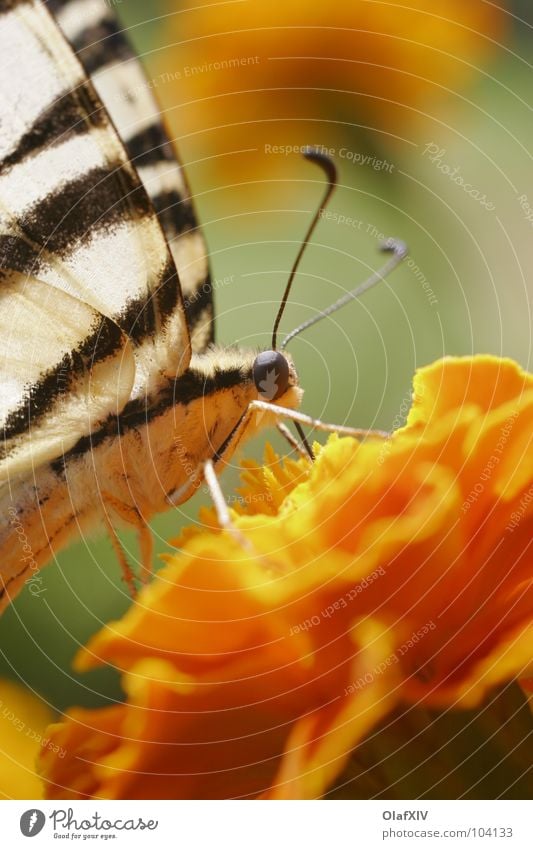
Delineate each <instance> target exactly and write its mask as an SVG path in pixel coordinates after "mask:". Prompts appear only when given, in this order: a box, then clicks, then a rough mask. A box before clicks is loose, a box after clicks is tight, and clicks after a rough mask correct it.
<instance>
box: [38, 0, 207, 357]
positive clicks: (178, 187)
mask: <svg viewBox="0 0 533 849" xmlns="http://www.w3.org/2000/svg"><path fill="white" fill-rule="evenodd" d="M48 6H49V8H50V9H51V11H53V12H54V15H55V16H56V18H57V21H58V23H59V25H60V27H61V29H62V30H63V32H64V34H65V35H66V37H67V38H68V40H69V41H70V43H71V45H72V47H73V49H74V50H75V51H76V53H77V56H78V58H79V60H80V61H81V63H82V65H83V66H84V69H85V71H86V73H87V74H88V75H89V76H90V78H91V81H92V82H93V84H94V87H95V89H96V91H97V92H98V95H99V97H100V98H101V100H102V103H103V104H104V106H105V108H106V110H107V112H108V113H109V115H110V116H111V119H112V120H113V123H114V124H115V127H116V128H117V129H118V132H119V134H120V137H121V139H122V142H123V144H124V146H125V148H126V150H127V153H128V156H129V158H130V161H131V162H132V163H133V165H134V166H135V168H136V170H137V172H138V174H139V177H140V178H141V180H142V182H143V184H144V186H145V188H146V190H147V192H148V194H149V196H150V199H151V201H152V204H153V206H154V209H155V211H156V213H157V216H158V218H159V221H160V222H161V225H162V227H163V230H164V232H165V235H166V237H167V241H168V244H169V247H170V250H171V253H172V255H173V258H174V261H175V264H176V267H177V269H178V271H179V275H180V282H181V287H182V291H183V296H184V303H185V312H186V316H187V324H188V327H189V332H190V335H191V343H192V348H193V351H194V352H195V353H202V352H203V351H204V350H205V349H206V347H207V346H208V345H209V344H210V343H211V342H213V328H214V323H213V293H212V287H211V281H210V274H209V263H208V257H207V250H206V245H205V241H204V238H203V236H202V233H201V231H200V229H199V227H198V223H197V219H196V214H195V211H194V208H193V203H192V200H191V194H190V190H189V187H188V185H187V182H186V179H185V175H184V172H183V168H182V167H181V165H180V164H179V162H178V161H177V159H176V156H175V153H174V150H173V148H172V145H171V143H170V141H169V139H168V136H167V133H166V131H165V129H164V127H163V123H162V119H161V115H160V113H159V109H158V105H157V102H156V100H155V98H154V96H153V94H152V91H151V87H150V84H149V83H148V81H147V79H146V77H145V74H144V72H143V69H142V67H141V65H140V62H139V61H138V59H137V57H136V55H135V54H134V52H133V51H132V49H131V47H130V45H129V43H128V41H127V39H126V38H125V36H124V34H123V31H122V30H121V29H120V28H119V25H118V23H117V20H116V18H115V17H114V15H113V13H112V11H111V4H110V3H108V2H106V0H51V2H49V4H48Z"/></svg>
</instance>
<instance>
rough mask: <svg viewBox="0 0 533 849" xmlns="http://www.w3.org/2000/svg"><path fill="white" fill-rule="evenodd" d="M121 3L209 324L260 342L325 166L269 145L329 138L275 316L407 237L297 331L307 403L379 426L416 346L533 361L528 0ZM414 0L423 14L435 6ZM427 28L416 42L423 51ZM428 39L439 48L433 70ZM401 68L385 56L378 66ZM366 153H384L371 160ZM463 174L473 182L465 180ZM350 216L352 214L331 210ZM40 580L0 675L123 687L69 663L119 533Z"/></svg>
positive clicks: (160, 533)
mask: <svg viewBox="0 0 533 849" xmlns="http://www.w3.org/2000/svg"><path fill="white" fill-rule="evenodd" d="M115 5H116V8H117V11H118V13H119V15H120V18H121V20H122V22H123V24H124V26H125V27H127V28H128V29H129V32H130V35H131V39H132V41H133V42H134V44H135V46H136V48H137V49H138V51H139V52H140V53H141V54H142V56H143V61H144V63H145V66H146V68H147V74H148V78H149V80H151V81H152V85H151V87H152V88H154V90H155V89H157V91H156V94H157V95H158V97H160V99H161V102H162V103H163V107H164V110H165V113H166V117H167V121H168V125H169V127H170V129H171V133H172V137H173V138H175V140H176V143H177V146H178V148H179V150H180V153H181V158H182V160H183V161H184V163H185V164H186V167H187V174H188V178H189V182H190V184H191V186H192V189H193V192H194V194H195V196H196V205H197V210H198V213H199V218H200V220H201V222H202V224H203V227H204V229H205V233H206V236H207V241H208V244H209V249H210V254H211V257H212V270H213V276H214V278H215V280H216V281H219V285H217V292H216V315H217V340H218V341H219V342H220V343H223V344H233V343H237V344H239V345H243V346H244V345H245V346H252V347H255V346H266V345H268V344H269V339H270V334H271V328H272V322H273V318H274V315H275V312H276V309H277V305H278V303H279V298H280V295H281V293H282V290H283V287H284V284H285V282H286V280H287V276H288V273H289V271H290V267H291V264H292V261H293V259H294V257H295V255H296V252H297V250H298V246H299V243H300V240H301V238H302V236H303V234H304V232H305V230H306V228H307V225H308V221H309V218H310V215H311V214H312V212H313V210H314V209H315V207H316V204H317V202H318V199H319V197H320V194H321V192H322V185H323V180H322V177H321V175H320V172H319V171H318V170H317V169H315V168H314V167H313V166H312V165H311V164H308V163H306V162H305V161H303V160H302V159H301V157H299V156H298V155H297V154H293V155H291V156H282V155H278V154H270V153H267V152H266V151H265V145H268V144H287V145H295V144H304V143H306V142H308V143H312V144H323V145H325V146H326V147H331V148H333V149H334V150H335V159H336V162H337V165H338V168H339V176H340V184H339V188H338V190H337V192H336V194H335V195H334V198H333V199H332V202H331V205H330V210H331V212H332V213H333V214H332V216H331V217H330V218H328V219H324V220H322V221H321V223H320V225H319V227H318V229H317V231H316V234H315V237H314V239H313V243H312V244H311V245H310V247H309V249H308V251H307V253H306V254H305V258H304V260H303V263H302V266H301V270H300V272H299V274H298V276H297V278H296V281H295V286H294V289H293V294H292V299H291V303H290V306H289V308H288V309H287V312H286V314H285V317H284V319H283V329H284V330H285V331H286V332H288V331H289V330H290V329H291V328H293V327H294V326H295V325H296V324H298V323H299V322H301V321H303V320H305V319H307V318H309V317H310V316H312V315H314V314H316V312H317V311H319V310H320V309H321V308H323V307H325V306H326V305H327V304H329V303H330V302H331V301H333V300H335V299H336V298H338V297H339V296H340V295H341V294H342V293H343V292H344V291H346V290H348V289H350V288H352V287H353V286H355V285H356V283H357V282H358V281H361V280H362V279H364V278H365V276H367V275H368V274H369V273H370V271H371V270H372V269H374V268H376V267H378V265H379V258H378V255H377V246H378V239H377V235H376V234H378V233H383V234H385V235H395V236H399V237H401V238H402V239H404V240H405V241H406V242H407V243H408V245H409V247H410V252H411V253H410V257H411V258H410V260H409V261H408V262H406V263H404V265H403V266H402V267H401V268H400V269H399V270H398V271H397V272H396V273H395V274H394V276H393V277H392V278H391V279H389V280H388V281H387V282H385V283H383V284H381V285H380V286H379V287H377V288H375V289H374V290H373V291H372V292H370V293H369V294H367V295H366V296H365V297H364V298H363V299H361V301H358V302H357V303H353V304H351V305H350V306H349V307H347V308H346V309H345V310H343V311H342V312H341V313H337V314H336V315H335V316H334V317H333V318H332V319H330V320H326V321H324V322H322V323H321V324H319V325H318V326H316V327H314V328H313V329H311V330H310V331H309V332H308V333H306V334H304V335H302V336H301V337H299V338H298V339H297V340H295V341H294V344H292V346H291V353H292V355H293V357H294V359H295V361H296V363H297V367H298V371H299V374H300V379H301V383H302V386H303V387H304V388H305V398H304V404H303V409H304V411H306V412H308V413H310V414H312V415H313V416H317V417H321V418H323V419H325V420H327V421H334V422H341V423H349V424H352V425H354V426H359V427H369V428H370V427H376V428H384V429H390V428H391V427H393V426H398V424H399V423H400V422H401V421H402V420H403V419H404V418H405V412H406V409H407V406H408V399H409V396H410V387H411V381H412V376H413V372H414V371H415V369H416V368H417V367H419V366H421V365H424V364H426V363H429V362H431V361H433V360H435V359H437V358H439V357H441V356H443V355H461V354H471V353H479V352H490V353H493V354H496V355H500V356H509V357H513V358H514V359H516V360H518V361H519V362H520V363H521V364H522V365H524V366H528V364H529V358H530V351H531V306H530V298H531V268H532V267H533V220H532V221H528V220H527V215H528V208H527V204H528V203H529V204H531V207H532V209H531V216H532V219H533V162H532V157H531V149H532V142H531V139H532V126H533V122H532V106H533V86H532V85H531V80H532V70H531V65H530V64H529V61H528V57H529V56H530V55H531V47H532V44H533V37H532V33H531V24H532V23H533V13H532V11H531V9H530V4H528V3H526V2H521V3H515V4H514V5H512V4H508V5H507V6H506V7H505V8H504V7H503V6H502V7H501V14H495V13H494V9H495V8H497V7H494V4H485V3H482V2H479V3H477V2H473V3H471V4H464V5H467V6H468V7H469V11H468V12H465V10H464V9H462V10H461V4H459V3H452V2H450V3H443V4H439V14H440V15H442V16H443V20H441V21H439V20H435V19H433V20H432V21H431V22H430V24H428V23H427V20H426V19H424V26H423V27H421V28H420V30H414V28H413V24H412V22H411V21H409V20H406V19H405V17H402V13H401V11H399V13H398V17H397V18H393V17H391V16H394V13H393V12H391V5H390V4H380V3H375V4H373V5H372V8H370V7H368V8H367V6H365V15H366V18H365V20H364V21H363V22H360V21H358V20H354V21H352V20H351V17H350V16H351V15H352V14H353V15H355V10H356V8H357V7H358V6H361V5H362V4H361V3H355V4H348V3H346V4H344V6H343V4H342V3H341V4H340V6H339V9H336V10H335V12H333V11H331V10H327V9H326V10H325V11H321V13H320V14H325V15H326V17H325V18H324V19H323V20H322V19H321V20H320V21H317V20H316V19H315V18H314V17H313V15H316V14H317V13H316V11H315V12H314V11H313V10H309V11H307V12H306V11H305V4H300V3H297V2H294V3H293V4H291V3H290V2H289V3H285V4H282V3H277V2H273V3H272V4H271V5H270V6H269V9H268V10H267V11H266V12H265V11H263V12H262V14H264V15H267V16H268V18H267V19H263V20H262V19H260V18H258V20H257V25H256V26H253V27H251V26H250V25H249V21H247V20H246V19H244V18H242V17H241V18H240V17H239V15H241V14H242V4H240V5H239V3H227V4H220V5H219V7H210V9H211V11H209V10H208V9H207V8H206V9H204V10H202V9H199V8H196V9H193V11H184V9H185V8H189V7H190V5H191V4H183V6H181V5H180V4H179V3H171V2H163V0H159V2H157V3H152V4H150V8H149V10H148V9H147V7H146V4H144V3H142V2H139V1H138V0H127V2H126V0H124V2H122V3H116V4H115ZM195 5H196V4H193V6H195ZM251 5H252V6H253V2H252V3H251ZM367 5H368V4H367ZM392 5H393V6H394V4H392ZM414 5H416V6H417V7H419V8H420V9H422V10H423V9H424V8H425V9H426V11H429V13H431V8H432V7H431V4H428V3H418V4H414ZM489 6H490V8H489ZM476 11H477V12H478V13H479V16H480V17H479V20H477V21H476V19H475V14H476ZM512 13H513V14H512ZM306 14H307V15H309V16H310V17H309V27H308V32H309V33H310V32H312V33H313V34H314V40H313V42H312V43H308V42H307V40H306V39H307V35H308V32H307V29H306V26H307V24H306V17H305V16H306ZM464 14H472V15H473V16H474V18H473V19H470V20H462V21H461V22H460V25H459V28H460V32H461V38H462V39H463V40H462V41H460V40H459V38H458V36H457V32H456V31H454V27H453V26H452V27H451V28H450V25H449V19H452V20H453V19H454V16H459V17H461V15H464ZM328 15H331V16H334V17H332V18H331V21H332V24H331V28H333V29H335V28H337V36H338V37H337V40H336V39H335V38H333V39H329V41H328V42H327V44H326V45H325V46H324V48H323V49H324V50H325V51H326V53H325V54H323V55H322V54H320V52H319V51H320V50H321V49H322V45H323V43H324V39H320V38H317V36H319V35H320V28H321V27H322V30H323V33H326V31H327V29H328V27H329V26H330V24H329V23H328V21H329V18H328V17H327V16H328ZM343 15H344V16H345V19H346V20H345V25H346V27H348V26H353V27H356V28H357V27H358V30H357V32H355V31H354V32H352V34H351V36H350V38H351V41H350V40H349V39H348V40H346V39H344V40H343V39H342V38H341V36H340V34H339V33H341V31H342V30H343V26H342V24H343V21H342V16H343ZM285 16H288V17H287V21H286V20H285ZM339 16H340V17H339ZM520 16H521V17H520ZM527 16H529V21H528V20H527V19H526V18H527ZM148 18H149V20H148ZM444 18H446V21H445V20H444ZM285 24H287V26H285ZM382 26H383V28H384V30H386V34H383V33H382V32H381V31H380V27H382ZM371 28H374V29H375V32H377V33H378V36H376V35H375V34H374V36H373V37H372V38H373V39H374V41H373V43H372V44H370V46H369V47H368V53H367V54H366V55H362V56H359V54H357V61H355V62H354V60H353V57H352V56H351V54H350V50H351V49H352V48H353V50H354V54H355V52H356V51H358V50H359V49H360V46H361V44H362V45H363V46H364V43H365V39H368V38H369V37H368V31H369V29H371ZM221 32H222V33H223V36H221V37H218V36H217V34H219V33H221ZM236 32H237V35H236V34H235V33H236ZM421 32H422V33H425V35H424V37H426V38H427V44H428V45H429V51H428V50H426V49H424V50H420V47H419V44H418V42H419V40H420V38H421V35H420V33H421ZM243 33H244V34H243ZM217 38H218V40H217ZM459 42H460V43H459ZM317 45H318V46H317ZM417 45H418V46H417ZM426 46H427V45H426ZM396 48H398V49H396ZM337 49H338V54H335V51H336V50H337ZM365 49H366V48H365ZM224 56H225V57H230V58H231V57H237V58H239V57H241V58H242V57H244V58H246V57H254V56H258V57H259V59H260V60H259V61H258V62H257V63H255V64H254V66H253V67H248V66H246V67H239V68H238V69H233V70H231V71H230V72H227V69H225V68H220V69H218V70H217V68H213V69H210V70H209V69H207V70H202V67H203V66H205V65H206V64H207V65H208V64H209V62H210V61H211V58H212V57H214V60H216V61H221V57H224ZM376 56H377V57H378V59H376V58H375V57H376ZM432 56H433V57H436V58H438V59H439V62H440V60H442V58H443V57H444V58H445V60H446V61H445V62H444V64H442V65H441V64H439V63H437V62H436V67H433V65H432V59H431V57H432ZM195 57H196V58H195ZM310 57H312V58H310ZM214 60H213V61H214ZM395 63H396V65H395ZM378 65H379V67H380V73H381V72H382V71H383V68H389V71H386V72H385V73H383V75H382V76H379V75H378V74H377V72H376V75H375V76H374V71H375V69H376V68H377V67H378ZM397 66H398V67H400V66H401V70H400V71H399V72H398V73H396V71H395V70H392V71H390V68H391V67H392V68H393V69H394V68H395V67H397ZM195 67H196V68H197V71H196V72H195V73H193V72H190V73H187V71H186V69H189V70H190V69H191V68H195ZM398 75H399V76H401V80H400V82H398V80H397V76H398ZM406 80H407V81H408V83H409V85H406V86H404V85H403V84H404V83H405V81H406ZM413 80H414V81H415V82H416V85H413V87H411V82H412V81H413ZM396 82H398V85H396ZM419 83H420V84H419ZM428 145H433V146H435V147H432V148H431V150H435V148H436V149H437V150H438V151H444V153H442V154H439V156H438V157H437V158H436V159H434V161H431V158H430V155H429V154H428V153H424V151H425V150H426V148H427V146H428ZM341 151H347V152H349V153H348V154H347V153H341ZM348 156H351V157H352V160H350V159H349V158H348ZM365 157H366V159H365ZM372 157H375V160H374V164H375V162H376V161H382V162H384V163H386V164H384V165H383V166H381V167H380V168H377V167H372V164H370V163H371V159H372ZM354 159H355V160H356V161H355V162H354V161H353V160H354ZM363 162H365V163H366V164H363ZM454 169H455V170H454ZM459 177H460V178H461V179H462V180H464V182H465V183H466V184H468V186H469V187H472V188H471V190H470V189H469V191H471V193H470V194H469V193H467V191H466V190H465V188H464V186H462V185H460V184H459V183H458V182H457V180H458V179H459ZM521 198H522V199H521ZM341 216H345V217H346V219H349V220H345V221H344V223H340V220H341V219H340V217H341ZM224 281H225V282H224ZM265 438H268V439H270V440H271V441H272V442H274V444H275V445H276V447H278V448H279V449H280V450H281V451H284V452H286V450H287V449H286V446H285V445H283V444H281V443H280V442H279V441H278V439H277V437H276V435H275V434H274V435H272V434H268V437H261V438H257V439H256V440H255V441H254V442H253V443H251V444H250V445H249V446H248V447H247V449H246V455H247V456H255V457H260V456H261V455H262V451H263V447H264V442H265ZM234 466H236V463H235V464H234ZM236 479H237V471H236V469H235V468H233V469H230V470H228V471H227V472H225V473H224V476H223V478H222V485H223V488H224V489H225V491H227V492H232V491H233V489H234V487H235V485H236ZM202 503H209V502H208V497H207V496H206V495H205V493H200V494H199V495H197V496H196V497H195V498H194V499H192V500H191V501H190V502H189V503H188V504H187V505H185V507H184V508H182V509H180V510H176V511H173V512H172V513H170V514H167V515H165V516H160V517H158V518H157V519H156V521H155V522H154V529H155V534H156V538H157V550H158V551H159V552H162V551H168V550H170V546H169V544H168V542H167V540H168V538H169V537H175V536H176V534H177V532H178V530H179V528H180V527H181V526H182V525H183V524H186V523H190V522H194V521H197V514H198V509H199V506H200V504H202ZM123 539H124V542H125V546H126V548H127V551H128V552H129V557H130V560H131V562H132V563H135V562H136V557H137V549H136V544H135V539H134V537H133V535H131V534H128V533H126V534H124V535H123ZM42 577H43V586H44V589H45V591H44V592H43V594H42V595H41V596H40V597H39V598H33V597H31V596H30V595H29V594H28V593H27V592H25V593H23V594H22V595H21V597H20V598H19V599H18V600H17V602H16V604H15V605H13V607H12V608H11V609H10V610H8V611H7V613H6V614H5V615H4V616H3V617H2V619H1V620H0V652H1V657H0V675H3V676H6V675H7V676H10V677H14V678H18V679H19V680H20V681H22V682H23V683H25V684H26V685H27V686H28V687H30V688H31V689H33V690H35V691H36V692H37V693H39V694H40V695H42V696H43V697H44V698H45V699H46V700H47V701H48V702H49V703H50V704H51V705H52V706H53V707H54V708H56V709H58V710H61V709H63V708H65V707H67V706H69V705H72V704H85V705H97V704H104V703H108V702H109V701H110V700H113V699H115V698H117V697H120V688H119V684H118V677H117V675H116V674H115V672H114V671H113V670H110V669H104V670H99V671H94V672H91V673H88V674H84V675H83V676H77V675H76V674H75V673H74V672H73V671H72V667H71V663H72V658H73V657H74V655H75V653H76V651H77V650H78V649H79V647H80V646H81V645H83V644H84V643H85V642H86V640H87V639H88V637H89V636H90V635H91V634H93V633H95V632H96V631H97V630H98V629H99V628H100V627H101V626H102V625H103V624H104V623H107V622H109V621H110V620H112V619H113V618H116V617H118V616H119V615H120V614H121V613H122V612H123V611H124V610H126V609H127V608H128V606H129V604H130V599H129V597H128V595H127V592H126V590H125V587H124V585H123V584H122V581H121V577H120V573H119V569H118V565H117V563H116V561H115V558H114V556H113V553H112V550H111V545H110V543H109V542H108V541H107V540H106V539H101V538H100V539H98V538H97V539H87V540H82V541H81V542H79V543H78V544H76V545H74V546H72V547H71V548H70V550H68V551H67V552H64V553H63V554H62V555H61V556H60V557H58V559H57V562H55V563H54V564H52V565H50V566H49V567H47V569H46V570H45V572H44V573H43V575H42Z"/></svg>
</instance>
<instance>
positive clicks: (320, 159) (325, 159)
mask: <svg viewBox="0 0 533 849" xmlns="http://www.w3.org/2000/svg"><path fill="white" fill-rule="evenodd" d="M303 155H304V156H305V158H306V159H309V161H310V162H315V163H316V164H317V165H319V166H320V168H322V170H323V171H324V174H325V175H326V177H327V179H328V185H327V188H326V191H325V193H324V197H323V198H322V201H321V203H320V206H319V207H318V209H317V211H316V212H315V214H314V216H313V220H312V221H311V224H310V225H309V229H308V231H307V233H306V234H305V238H304V240H303V242H302V244H301V246H300V250H299V251H298V255H297V257H296V259H295V260H294V265H293V267H292V271H291V273H290V275H289V280H288V282H287V285H286V287H285V291H284V293H283V298H282V299H281V304H280V306H279V310H278V314H277V316H276V320H275V322H274V329H273V331H272V350H273V351H275V350H276V342H277V335H278V327H279V323H280V321H281V318H282V316H283V313H284V311H285V307H286V305H287V300H288V298H289V293H290V291H291V286H292V281H293V279H294V275H295V274H296V271H297V269H298V266H299V265H300V260H301V258H302V255H303V252H304V251H305V249H306V247H307V245H308V243H309V239H310V238H311V235H312V233H313V230H314V229H315V227H316V225H317V223H318V219H319V218H320V216H321V214H322V211H323V210H324V208H325V206H326V205H327V202H328V200H329V199H330V197H331V194H332V192H333V189H334V188H335V186H336V185H337V169H336V168H335V164H334V162H333V160H332V159H330V157H329V156H326V155H325V154H324V153H320V152H319V151H318V150H315V148H312V147H310V148H307V150H305V151H304V153H303ZM284 344H285V343H284Z"/></svg>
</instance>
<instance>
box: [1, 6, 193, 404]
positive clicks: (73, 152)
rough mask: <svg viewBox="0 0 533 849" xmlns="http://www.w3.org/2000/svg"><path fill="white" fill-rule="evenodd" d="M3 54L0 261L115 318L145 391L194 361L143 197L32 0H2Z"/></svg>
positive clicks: (166, 259) (67, 52)
mask: <svg viewBox="0 0 533 849" xmlns="http://www.w3.org/2000/svg"><path fill="white" fill-rule="evenodd" d="M0 55H1V56H2V61H1V62H0V92H1V96H0V128H1V131H0V239H1V241H0V257H1V266H0V267H2V268H3V269H11V270H15V271H18V272H19V273H21V274H26V275H31V276H32V277H35V278H38V279H39V280H41V281H42V282H44V283H48V284H49V285H51V286H54V287H56V288H57V289H60V290H62V291H64V292H66V293H67V294H68V295H71V296H72V297H75V298H77V299H78V300H81V301H83V302H84V303H86V304H88V305H89V306H91V307H93V309H95V310H97V312H98V313H101V314H102V315H104V316H107V317H108V318H110V319H112V320H113V321H114V322H115V323H116V324H117V325H118V326H119V327H120V328H121V330H122V331H123V332H124V333H125V334H126V335H127V336H128V337H129V338H130V339H131V341H132V343H133V346H134V350H135V358H136V365H137V377H136V391H137V392H143V393H144V392H145V391H146V387H147V386H148V385H152V386H153V384H154V382H156V381H157V380H158V379H160V376H161V373H162V372H164V373H166V374H169V375H178V374H180V373H181V372H182V371H184V370H185V369H186V368H187V365H188V362H189V359H190V342H189V335H188V330H187V324H186V319H185V311H184V306H183V298H182V293H181V288H180V284H179V280H178V276H177V273H176V268H175V265H174V261H173V258H172V255H171V254H170V251H169V249H168V245H167V243H166V240H165V236H164V233H163V231H162V229H161V226H160V223H159V220H158V218H157V216H156V215H155V212H154V209H153V206H152V204H151V201H150V198H149V197H148V194H147V192H146V190H145V188H144V186H143V184H142V183H141V181H140V180H139V177H138V175H137V172H136V170H135V168H134V167H133V166H132V165H131V164H130V162H129V159H128V156H127V153H126V151H125V149H124V146H123V145H122V143H121V141H120V139H119V137H118V134H117V132H116V130H115V128H114V126H113V124H112V122H111V120H110V118H109V116H108V114H107V112H106V110H105V109H104V107H103V106H102V103H101V101H100V99H99V97H98V95H97V94H96V92H95V90H94V88H93V86H92V84H91V83H90V81H89V80H88V79H87V76H86V74H85V72H84V70H83V68H82V66H81V65H80V63H79V62H78V60H77V59H76V57H75V55H74V53H73V51H72V49H71V47H70V46H69V44H68V42H67V41H66V40H65V38H64V37H63V35H62V33H61V32H60V30H59V28H58V27H57V25H56V23H55V22H54V20H53V18H52V17H51V15H50V14H49V13H48V11H47V10H46V8H45V6H44V5H43V4H42V3H41V2H39V0H26V1H25V2H24V0H18V2H17V0H0ZM0 297H1V291H0Z"/></svg>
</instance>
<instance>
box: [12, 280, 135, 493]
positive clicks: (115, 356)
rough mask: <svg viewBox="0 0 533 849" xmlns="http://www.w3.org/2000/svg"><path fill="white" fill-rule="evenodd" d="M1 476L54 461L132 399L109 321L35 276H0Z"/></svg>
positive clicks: (122, 339)
mask: <svg viewBox="0 0 533 849" xmlns="http://www.w3.org/2000/svg"><path fill="white" fill-rule="evenodd" d="M0 281H1V282H0V286H1V309H0V339H1V340H2V351H1V355H0V426H1V427H2V431H3V437H4V438H3V441H2V443H0V481H2V482H3V483H5V482H6V481H7V480H8V479H9V478H12V477H13V476H14V475H17V474H20V473H27V472H28V471H31V469H32V468H37V467H38V466H40V465H42V464H44V463H45V462H47V461H51V460H54V459H55V458H57V457H58V456H60V455H61V454H62V453H63V452H64V451H68V450H69V448H72V447H73V445H74V444H75V443H76V441H77V440H78V438H79V437H80V436H81V435H84V434H89V433H91V431H92V430H93V428H94V426H95V424H97V423H99V422H101V421H105V420H106V418H107V417H108V416H110V415H113V414H115V415H116V414H117V413H118V412H119V411H120V410H121V409H122V408H123V407H124V405H125V404H126V402H127V401H128V399H129V398H130V396H131V391H132V387H133V382H134V377H135V359H134V355H133V349H132V345H131V343H130V341H129V339H128V337H127V336H126V334H125V333H124V332H123V331H121V330H120V328H119V327H118V325H117V324H116V323H115V322H114V321H112V320H111V319H109V318H107V317H106V316H103V315H102V314H101V313H99V312H98V311H97V310H95V309H93V308H92V307H90V306H88V305H87V304H84V303H83V302H82V301H80V300H79V299H77V298H73V297H72V296H71V295H67V294H66V292H62V291H61V290H60V289H56V288H55V287H53V286H49V285H48V284H47V283H43V282H41V281H40V280H37V279H35V278H31V277H30V278H28V276H27V275H26V274H20V273H18V272H16V271H3V272H1V273H0Z"/></svg>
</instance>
